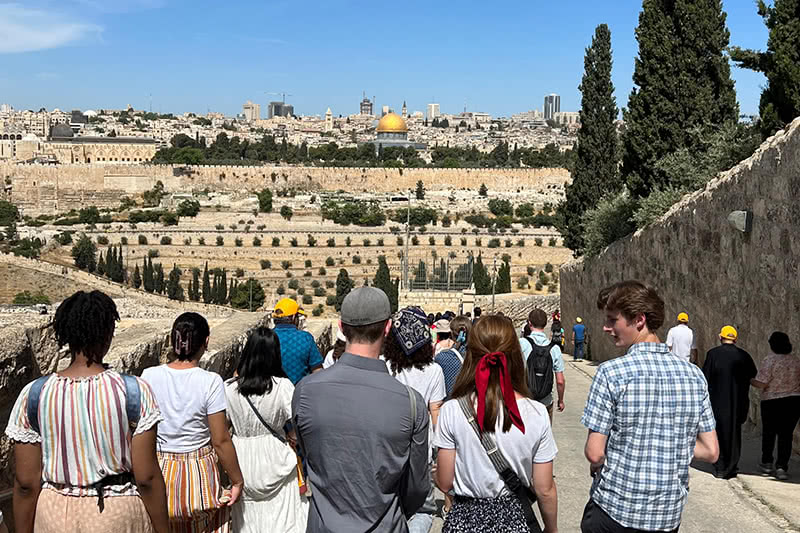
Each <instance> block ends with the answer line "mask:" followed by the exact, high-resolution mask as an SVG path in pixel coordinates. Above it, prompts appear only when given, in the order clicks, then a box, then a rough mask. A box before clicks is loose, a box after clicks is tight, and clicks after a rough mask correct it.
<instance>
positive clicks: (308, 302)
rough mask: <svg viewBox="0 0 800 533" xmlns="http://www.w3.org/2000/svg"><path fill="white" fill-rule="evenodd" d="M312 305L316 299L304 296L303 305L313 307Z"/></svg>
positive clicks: (308, 295) (307, 295)
mask: <svg viewBox="0 0 800 533" xmlns="http://www.w3.org/2000/svg"><path fill="white" fill-rule="evenodd" d="M312 303H314V297H313V296H311V295H310V294H304V295H303V304H304V305H311V304H312Z"/></svg>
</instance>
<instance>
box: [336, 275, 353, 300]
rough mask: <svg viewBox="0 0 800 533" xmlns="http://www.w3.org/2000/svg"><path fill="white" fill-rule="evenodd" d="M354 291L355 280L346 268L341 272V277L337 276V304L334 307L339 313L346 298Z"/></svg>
mask: <svg viewBox="0 0 800 533" xmlns="http://www.w3.org/2000/svg"><path fill="white" fill-rule="evenodd" d="M351 290H353V280H352V279H350V275H349V274H348V273H347V270H345V269H344V268H342V269H340V270H339V275H338V276H336V303H335V305H334V307H335V308H336V310H337V311H341V309H342V302H343V301H344V297H345V296H347V295H348V293H349V292H350V291H351Z"/></svg>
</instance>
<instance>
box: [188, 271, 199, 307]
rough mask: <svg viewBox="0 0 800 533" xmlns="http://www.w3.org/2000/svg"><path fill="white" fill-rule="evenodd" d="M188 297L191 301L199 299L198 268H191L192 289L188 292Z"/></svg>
mask: <svg viewBox="0 0 800 533" xmlns="http://www.w3.org/2000/svg"><path fill="white" fill-rule="evenodd" d="M189 298H191V300H192V301H193V302H199V301H200V269H199V268H193V269H192V291H191V293H190V294H189Z"/></svg>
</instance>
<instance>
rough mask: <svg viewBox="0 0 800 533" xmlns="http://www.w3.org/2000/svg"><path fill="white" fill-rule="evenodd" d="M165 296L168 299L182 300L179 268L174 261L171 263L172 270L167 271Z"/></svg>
mask: <svg viewBox="0 0 800 533" xmlns="http://www.w3.org/2000/svg"><path fill="white" fill-rule="evenodd" d="M159 266H161V265H159ZM167 297H168V298H169V299H170V300H183V287H181V269H179V268H178V265H176V264H175V263H173V264H172V270H171V271H170V273H169V281H168V282H167Z"/></svg>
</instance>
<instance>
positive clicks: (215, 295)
mask: <svg viewBox="0 0 800 533" xmlns="http://www.w3.org/2000/svg"><path fill="white" fill-rule="evenodd" d="M219 276H220V275H219V274H218V273H216V272H214V285H213V286H212V288H211V299H210V302H211V303H213V304H218V303H219Z"/></svg>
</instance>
